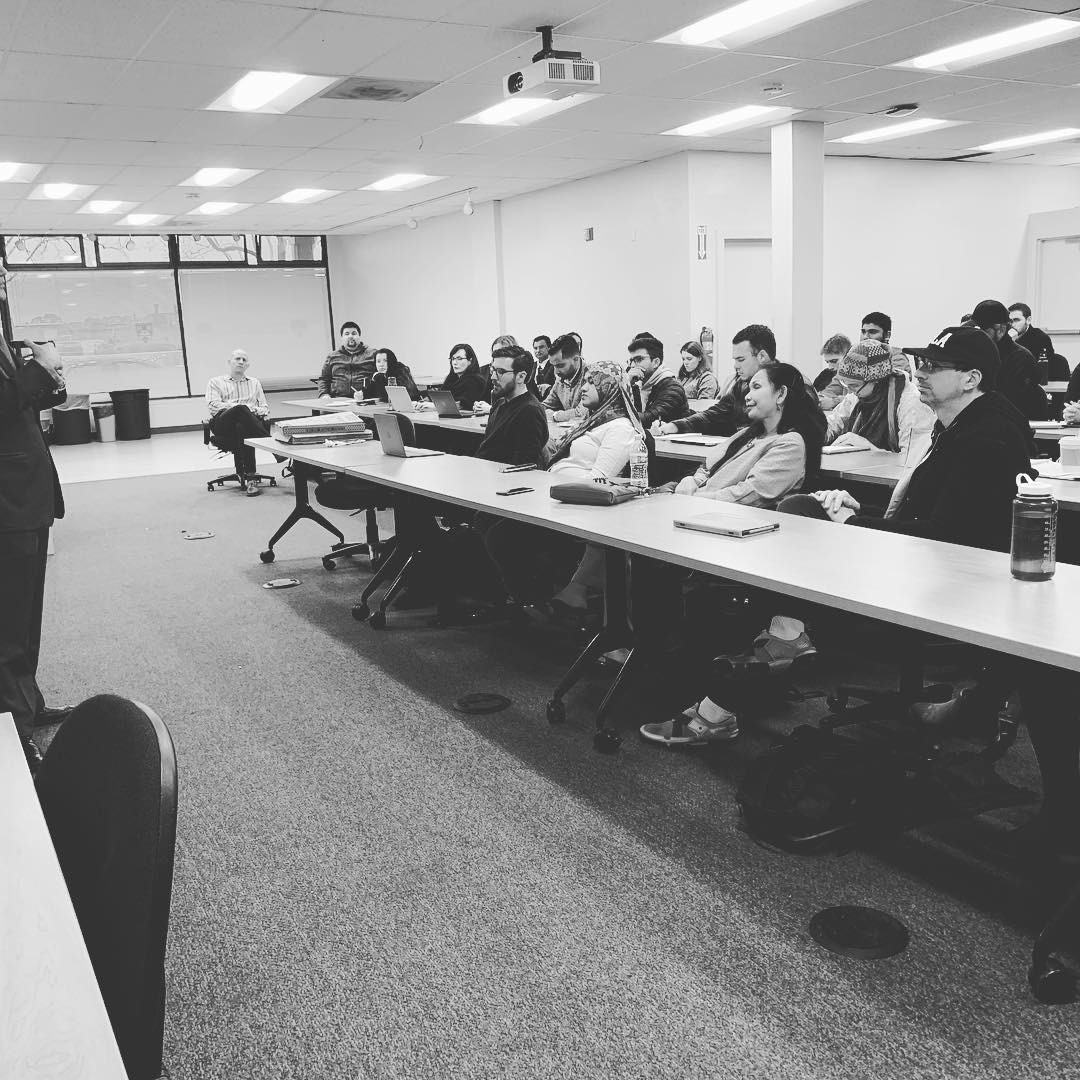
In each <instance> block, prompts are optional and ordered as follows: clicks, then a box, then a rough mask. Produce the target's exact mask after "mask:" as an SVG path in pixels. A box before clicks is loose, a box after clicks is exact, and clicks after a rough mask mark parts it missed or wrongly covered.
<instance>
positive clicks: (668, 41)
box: [657, 0, 862, 49]
mask: <svg viewBox="0 0 1080 1080" xmlns="http://www.w3.org/2000/svg"><path fill="white" fill-rule="evenodd" d="M861 2H862V0H743V3H741V4H735V5H734V6H732V7H728V8H725V9H724V10H723V11H718V12H717V13H716V14H715V15H710V16H708V18H705V19H699V20H698V21H697V22H695V23H691V24H690V25H689V26H684V27H683V28H682V29H681V30H676V31H675V32H674V33H672V34H666V35H665V36H664V37H662V38H658V39H657V41H659V42H660V43H661V44H663V45H702V46H705V47H707V48H710V49H734V48H738V47H739V46H740V45H746V44H747V43H749V42H751V41H759V40H760V39H762V38H767V37H773V36H775V35H776V34H781V33H783V32H784V31H786V30H790V29H791V28H792V27H794V26H799V25H800V24H802V23H805V22H809V21H810V20H811V19H817V18H820V17H821V16H822V15H828V14H830V13H831V12H833V11H839V10H841V9H842V8H846V7H851V6H853V5H854V4H856V3H861Z"/></svg>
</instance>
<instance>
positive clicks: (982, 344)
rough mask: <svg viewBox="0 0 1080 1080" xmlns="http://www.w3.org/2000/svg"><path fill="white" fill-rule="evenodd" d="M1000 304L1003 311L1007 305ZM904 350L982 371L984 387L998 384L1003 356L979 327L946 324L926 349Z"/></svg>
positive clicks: (930, 358)
mask: <svg viewBox="0 0 1080 1080" xmlns="http://www.w3.org/2000/svg"><path fill="white" fill-rule="evenodd" d="M1001 307H1002V309H1003V310H1004V307H1005V305H1004V304H1002V305H1001ZM1006 314H1007V313H1006ZM904 352H905V353H907V354H908V355H910V356H923V357H925V358H926V359H927V360H940V361H941V363H943V364H950V365H952V366H953V367H956V368H960V370H961V371H981V372H982V383H981V384H980V386H981V389H983V390H993V389H994V387H995V386H997V378H998V372H999V371H1000V370H1001V357H1000V356H999V355H998V348H997V345H995V344H994V342H992V341H991V340H990V338H989V337H988V336H987V334H986V333H985V332H984V331H982V330H980V329H979V328H978V327H977V326H946V327H945V329H944V330H942V331H941V333H940V334H938V336H937V337H936V338H934V340H933V341H931V342H930V344H929V345H927V346H926V347H925V348H921V349H916V348H905V349H904Z"/></svg>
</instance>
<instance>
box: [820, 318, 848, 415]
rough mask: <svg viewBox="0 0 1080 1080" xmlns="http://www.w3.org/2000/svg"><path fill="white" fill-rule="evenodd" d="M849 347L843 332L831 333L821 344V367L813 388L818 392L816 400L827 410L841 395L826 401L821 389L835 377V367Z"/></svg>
mask: <svg viewBox="0 0 1080 1080" xmlns="http://www.w3.org/2000/svg"><path fill="white" fill-rule="evenodd" d="M850 349H851V339H850V338H849V337H847V335H845V334H833V336H832V337H831V338H829V340H828V341H826V342H825V344H824V345H822V346H821V362H822V364H823V365H824V366H823V367H822V369H821V370H820V371H819V372H818V373H817V375H815V376H814V389H815V390H816V391H817V392H818V401H819V402H820V404H821V407H822V408H823V409H824V410H825V411H826V412H828V411H829V409H831V408H833V407H834V406H835V405H836V403H837V402H838V401H839V400H840V398H841V397H842V396H843V395H842V394H841V395H837V396H835V397H834V398H833V399H831V400H830V401H829V402H828V403H826V401H825V400H824V397H825V395H824V393H823V391H824V390H825V389H827V388H828V386H829V384H830V383H831V382H832V381H833V379H834V378H836V368H837V366H838V365H839V363H840V361H841V360H842V359H843V358H844V357H845V356H847V354H848V352H849V351H850Z"/></svg>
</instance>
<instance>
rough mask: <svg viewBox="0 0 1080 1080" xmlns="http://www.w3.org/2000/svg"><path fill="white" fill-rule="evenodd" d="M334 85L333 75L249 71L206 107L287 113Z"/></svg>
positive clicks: (235, 110) (229, 110)
mask: <svg viewBox="0 0 1080 1080" xmlns="http://www.w3.org/2000/svg"><path fill="white" fill-rule="evenodd" d="M336 82H338V76H336V75H330V76H327V75H297V74H294V73H293V72H291V71H249V72H248V73H247V74H246V75H245V76H244V77H243V78H242V79H240V80H239V82H236V83H234V84H233V85H232V86H230V87H229V89H228V90H226V91H225V93H224V94H222V95H221V97H219V98H216V99H215V100H214V101H212V102H210V104H209V105H207V106H206V107H207V108H208V109H214V110H217V111H218V112H263V113H287V112H288V111H289V110H290V109H295V108H296V106H297V105H299V104H301V103H302V102H304V101H307V99H308V98H310V97H314V96H315V95H316V94H319V93H322V91H323V90H325V89H326V88H327V87H329V86H333V85H334V83H336Z"/></svg>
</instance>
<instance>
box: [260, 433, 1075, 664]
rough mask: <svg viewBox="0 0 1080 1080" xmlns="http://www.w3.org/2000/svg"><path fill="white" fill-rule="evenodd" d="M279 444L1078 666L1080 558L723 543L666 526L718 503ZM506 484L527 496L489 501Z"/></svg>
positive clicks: (810, 536)
mask: <svg viewBox="0 0 1080 1080" xmlns="http://www.w3.org/2000/svg"><path fill="white" fill-rule="evenodd" d="M248 442H249V445H252V446H255V447H258V448H261V449H264V450H270V449H271V448H274V447H277V448H279V444H277V443H275V442H274V441H273V440H272V439H250V440H248ZM289 452H290V455H291V456H293V457H295V458H296V459H297V460H299V461H304V462H307V463H308V464H312V465H317V466H320V467H323V468H326V469H330V470H334V471H338V472H342V473H345V474H346V475H349V476H355V477H358V478H360V479H363V480H368V481H371V482H373V483H377V484H382V485H385V486H386V487H389V488H393V489H395V490H399V491H404V492H409V493H412V494H414V495H420V496H424V497H427V498H431V499H436V500H440V501H443V502H447V503H451V504H454V505H458V506H463V507H467V508H469V509H472V510H482V511H486V512H488V513H493V514H499V515H501V516H503V517H508V518H513V519H516V520H519V521H523V522H527V523H530V524H534V525H538V526H540V527H542V528H546V529H552V530H555V531H558V532H563V533H566V534H568V535H570V536H573V537H575V538H577V539H579V540H584V541H587V542H592V543H595V544H600V545H602V546H605V547H613V548H617V549H619V550H621V551H624V552H628V553H630V554H631V555H643V556H647V557H649V558H654V559H659V560H661V561H665V562H670V563H673V564H675V565H678V566H684V567H686V568H688V569H692V570H700V571H702V572H704V573H707V574H713V575H716V576H718V577H724V578H728V579H731V580H734V581H737V582H740V583H743V584H746V585H756V586H760V587H761V588H765V589H770V590H773V591H776V592H781V593H786V594H787V595H790V596H794V597H798V598H799V599H802V600H807V601H810V602H813V603H818V604H823V605H825V606H828V607H834V608H839V609H840V610H843V611H849V612H852V613H854V614H858V615H865V616H869V617H871V618H875V619H881V620H884V621H886V622H890V623H893V624H895V625H898V626H904V627H907V628H909V629H912V630H919V631H924V632H926V633H930V634H937V635H940V636H942V637H947V638H951V639H953V640H956V641H962V642H966V643H968V644H971V645H977V646H982V647H984V648H987V649H992V650H995V651H997V652H1002V653H1006V654H1009V655H1012V656H1020V657H1024V658H1026V659H1029V660H1037V661H1040V662H1042V663H1047V664H1053V665H1055V666H1058V667H1063V668H1067V669H1069V670H1071V671H1080V633H1077V625H1078V623H1077V620H1078V619H1080V566H1073V565H1068V564H1060V565H1059V566H1058V569H1057V574H1056V575H1055V577H1054V578H1053V579H1052V580H1050V581H1048V582H1039V583H1031V582H1021V581H1017V580H1016V579H1015V578H1013V577H1012V576H1011V574H1010V573H1009V557H1008V555H1006V554H1003V553H1001V552H996V551H983V550H980V549H976V548H967V547H961V546H959V545H955V544H944V543H940V542H938V541H935V540H923V539H919V538H915V537H909V536H899V535H895V534H892V533H883V532H877V531H871V530H867V529H858V528H853V527H851V526H839V525H835V524H833V523H832V522H824V521H814V520H811V519H808V518H799V517H792V516H789V515H784V514H770V513H769V512H768V511H764V510H749V509H745V508H742V507H738V506H729V505H725V506H723V509H724V510H725V511H726V512H730V513H735V514H745V515H748V516H754V517H762V516H765V517H770V518H774V519H775V520H776V521H778V522H779V523H780V528H779V530H777V531H776V532H773V533H769V534H766V535H762V536H755V537H750V538H747V539H743V540H734V539H729V538H726V537H720V536H713V535H710V534H705V533H697V532H690V531H686V530H682V529H676V528H675V527H674V525H673V524H672V522H673V520H674V518H675V517H676V516H682V515H687V516H690V515H697V514H704V513H708V512H709V511H715V510H717V509H719V508H720V507H719V506H718V504H715V503H711V502H709V501H707V500H701V499H695V498H691V497H689V496H683V495H668V494H664V495H654V496H650V497H648V498H643V499H638V500H633V501H631V502H628V503H623V504H621V505H619V506H614V507H589V506H570V505H567V504H564V503H560V502H557V501H555V500H553V499H552V498H551V497H550V495H549V493H548V489H549V487H550V484H551V482H552V477H550V476H549V475H548V474H547V473H544V472H527V473H517V474H513V475H512V476H510V477H508V476H507V475H506V474H503V473H501V472H500V468H501V467H500V466H499V465H497V464H495V463H493V462H488V461H479V460H477V459H475V458H465V457H458V456H454V455H450V454H446V455H440V456H437V457H425V458H413V459H411V460H410V459H402V458H392V457H388V456H386V455H385V454H383V453H382V449H381V447H380V446H378V445H377V444H373V443H361V444H357V445H354V446H347V447H336V448H330V449H327V448H325V447H302V448H301V447H290V448H289ZM518 486H528V487H532V488H533V489H534V490H533V491H531V492H528V493H525V494H522V495H515V496H511V497H501V496H498V495H496V492H497V491H500V490H503V489H505V488H508V487H518ZM838 567H843V572H842V573H841V572H839V571H838ZM882 567H887V568H888V572H887V573H883V572H882Z"/></svg>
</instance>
